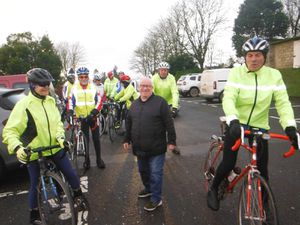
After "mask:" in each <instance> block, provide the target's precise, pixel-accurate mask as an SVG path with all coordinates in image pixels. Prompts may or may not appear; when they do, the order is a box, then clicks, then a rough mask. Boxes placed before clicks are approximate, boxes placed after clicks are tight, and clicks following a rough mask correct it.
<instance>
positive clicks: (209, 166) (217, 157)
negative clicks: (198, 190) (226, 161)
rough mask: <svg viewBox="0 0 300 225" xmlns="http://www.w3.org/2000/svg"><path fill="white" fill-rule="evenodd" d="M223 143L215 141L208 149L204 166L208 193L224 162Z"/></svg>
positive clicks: (205, 184) (205, 186) (205, 185)
mask: <svg viewBox="0 0 300 225" xmlns="http://www.w3.org/2000/svg"><path fill="white" fill-rule="evenodd" d="M222 152H223V142H220V141H217V140H216V141H213V142H212V143H211V144H210V146H209V149H208V152H207V155H206V158H205V162H204V166H203V174H204V188H205V191H206V192H207V191H208V189H209V187H210V185H211V183H212V181H213V178H214V176H215V173H216V170H217V167H218V165H219V164H220V162H221V160H222Z"/></svg>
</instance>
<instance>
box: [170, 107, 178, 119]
mask: <svg viewBox="0 0 300 225" xmlns="http://www.w3.org/2000/svg"><path fill="white" fill-rule="evenodd" d="M177 113H178V110H177V108H174V107H173V108H172V111H171V114H172V117H173V118H175V117H176V116H177Z"/></svg>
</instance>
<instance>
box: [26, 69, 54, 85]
mask: <svg viewBox="0 0 300 225" xmlns="http://www.w3.org/2000/svg"><path fill="white" fill-rule="evenodd" d="M27 77H28V82H29V83H33V84H42V85H44V84H48V85H50V83H51V82H52V81H54V79H53V77H52V75H51V74H50V73H49V72H48V71H47V70H45V69H42V68H33V69H31V70H29V71H28V72H27Z"/></svg>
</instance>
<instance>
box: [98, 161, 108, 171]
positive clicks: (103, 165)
mask: <svg viewBox="0 0 300 225" xmlns="http://www.w3.org/2000/svg"><path fill="white" fill-rule="evenodd" d="M97 166H98V168H100V169H104V168H105V167H106V166H105V163H104V161H103V160H102V159H100V160H97Z"/></svg>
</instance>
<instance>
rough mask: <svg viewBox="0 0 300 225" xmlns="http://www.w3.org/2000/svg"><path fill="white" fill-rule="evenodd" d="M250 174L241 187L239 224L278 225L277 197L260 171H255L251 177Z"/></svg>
mask: <svg viewBox="0 0 300 225" xmlns="http://www.w3.org/2000/svg"><path fill="white" fill-rule="evenodd" d="M248 176H249V175H248ZM248 176H247V177H246V178H245V181H244V183H243V185H242V187H241V192H240V198H239V208H238V215H239V216H238V224H240V225H245V224H253V225H255V224H257V225H278V223H279V222H278V214H277V209H276V204H275V199H274V195H273V193H272V191H271V188H270V186H269V185H268V183H267V182H266V180H265V179H264V178H263V177H262V176H261V175H259V174H258V173H254V174H253V176H252V177H251V179H248ZM250 176H251V175H250ZM248 180H249V181H248Z"/></svg>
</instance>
